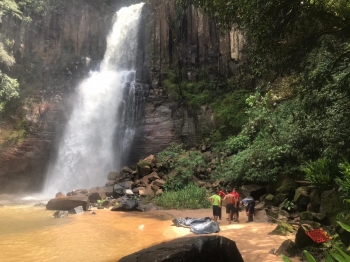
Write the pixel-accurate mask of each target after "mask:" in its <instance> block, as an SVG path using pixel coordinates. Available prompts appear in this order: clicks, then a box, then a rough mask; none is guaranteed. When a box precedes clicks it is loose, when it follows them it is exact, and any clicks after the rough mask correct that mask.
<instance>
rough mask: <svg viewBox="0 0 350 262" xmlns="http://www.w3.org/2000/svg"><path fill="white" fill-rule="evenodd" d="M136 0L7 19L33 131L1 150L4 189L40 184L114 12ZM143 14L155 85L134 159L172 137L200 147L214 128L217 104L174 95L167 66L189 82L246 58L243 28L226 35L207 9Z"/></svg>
mask: <svg viewBox="0 0 350 262" xmlns="http://www.w3.org/2000/svg"><path fill="white" fill-rule="evenodd" d="M131 2H133V3H134V2H137V1H131V0H129V1H128V0H124V1H117V0H111V1H106V3H104V4H102V5H99V4H97V3H96V1H93V0H85V1H84V0H74V1H64V4H61V5H59V6H57V7H56V8H55V9H53V10H50V13H49V14H47V15H46V16H45V17H44V19H43V18H42V17H40V16H39V15H38V17H37V18H34V19H33V21H32V22H31V23H30V24H27V25H26V24H25V23H24V22H21V21H19V20H17V19H15V18H13V17H3V19H2V23H1V24H0V32H1V37H2V38H3V39H5V38H6V39H9V40H10V41H11V43H12V50H13V54H14V56H15V58H16V65H15V66H14V67H13V68H12V71H11V72H10V74H12V76H13V77H16V78H17V79H18V80H19V81H20V83H21V86H22V88H23V89H25V90H28V92H27V93H28V96H27V97H26V102H25V105H24V108H23V109H24V112H25V121H26V123H27V126H28V132H27V136H26V139H25V140H24V141H22V142H21V143H18V144H16V145H14V144H13V143H8V145H6V143H3V145H2V146H1V148H0V192H11V191H12V192H13V190H14V189H16V190H18V191H20V190H22V191H23V190H38V189H40V187H41V185H42V182H43V180H44V175H45V172H46V169H47V167H48V164H49V161H50V159H54V158H55V152H57V144H58V143H57V142H58V141H59V138H60V135H61V134H62V131H63V128H64V124H65V122H66V120H67V118H68V117H69V114H70V111H71V108H72V105H74V101H72V100H71V99H70V95H71V93H72V90H74V87H75V86H76V85H77V83H79V82H80V81H81V80H82V79H83V78H84V76H86V75H87V74H88V72H89V71H90V70H91V69H95V68H97V66H98V64H99V62H100V61H101V59H102V57H103V54H104V51H105V46H106V36H107V34H108V31H109V28H110V26H111V24H112V20H113V15H114V13H115V11H116V10H117V9H119V8H120V7H121V6H123V5H128V4H130V3H131ZM143 19H144V23H143V27H142V30H141V34H140V40H139V41H140V48H139V52H138V66H137V67H138V68H137V69H138V81H139V82H140V83H144V84H149V86H150V88H149V92H148V95H147V97H146V98H145V105H144V119H143V120H142V123H140V129H139V131H138V133H137V136H136V139H135V143H134V148H133V150H132V152H131V156H130V157H129V160H130V163H135V161H137V160H138V159H139V158H141V157H144V156H146V155H148V154H150V153H156V152H159V151H160V150H162V149H164V148H166V147H167V146H168V145H169V143H171V142H184V143H185V144H186V145H187V146H189V147H191V146H194V145H197V144H198V141H199V139H200V138H201V136H202V135H204V134H206V133H209V132H210V131H212V130H213V129H214V128H215V122H214V117H213V114H212V112H211V110H210V108H207V107H202V108H200V109H196V110H194V109H189V108H187V107H185V106H183V105H181V103H179V102H178V101H172V100H171V99H169V97H168V95H167V92H166V89H165V88H164V86H163V80H164V70H166V69H167V68H169V66H171V65H175V64H176V65H177V66H179V65H180V66H181V68H183V69H184V70H185V72H186V76H187V78H188V79H189V80H196V79H198V78H199V73H198V72H199V71H200V70H203V69H205V70H207V71H208V72H212V74H219V75H222V76H226V75H229V74H232V73H234V70H235V64H236V61H237V60H239V59H241V58H242V56H244V53H242V45H243V43H244V39H243V35H242V34H241V32H240V31H239V30H238V29H235V28H233V30H232V31H231V32H227V33H223V34H222V33H220V32H219V31H218V29H217V27H216V25H215V23H214V22H213V21H210V19H209V18H208V17H207V16H206V15H205V14H203V12H201V10H199V9H195V8H192V7H190V8H188V9H186V10H181V9H179V8H177V7H176V2H175V0H147V1H146V7H145V11H144V17H143ZM147 90H148V89H147ZM130 163H126V164H130Z"/></svg>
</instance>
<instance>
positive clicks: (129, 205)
mask: <svg viewBox="0 0 350 262" xmlns="http://www.w3.org/2000/svg"><path fill="white" fill-rule="evenodd" d="M116 203H118V204H116V206H115V207H113V208H112V209H111V211H133V210H136V207H137V201H136V200H135V199H132V198H129V197H127V196H123V197H120V198H118V199H117V200H116Z"/></svg>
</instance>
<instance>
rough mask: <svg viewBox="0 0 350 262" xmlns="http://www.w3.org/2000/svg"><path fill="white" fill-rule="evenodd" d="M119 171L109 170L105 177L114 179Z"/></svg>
mask: <svg viewBox="0 0 350 262" xmlns="http://www.w3.org/2000/svg"><path fill="white" fill-rule="evenodd" d="M118 175H119V173H118V172H109V173H108V176H107V179H108V180H116V179H117V177H118Z"/></svg>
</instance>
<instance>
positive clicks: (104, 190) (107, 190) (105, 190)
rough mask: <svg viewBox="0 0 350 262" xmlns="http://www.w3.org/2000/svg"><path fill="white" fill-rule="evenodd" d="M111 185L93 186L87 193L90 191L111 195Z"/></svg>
mask: <svg viewBox="0 0 350 262" xmlns="http://www.w3.org/2000/svg"><path fill="white" fill-rule="evenodd" d="M113 192H114V190H113V186H101V187H93V188H91V189H90V190H89V194H91V193H104V194H105V195H106V196H108V197H111V196H113Z"/></svg>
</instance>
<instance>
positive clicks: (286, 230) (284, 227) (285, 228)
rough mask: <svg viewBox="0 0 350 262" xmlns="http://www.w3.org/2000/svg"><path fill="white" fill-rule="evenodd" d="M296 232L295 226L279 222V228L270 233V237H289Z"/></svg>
mask: <svg viewBox="0 0 350 262" xmlns="http://www.w3.org/2000/svg"><path fill="white" fill-rule="evenodd" d="M294 232H295V230H294V228H293V226H292V225H291V224H288V223H287V222H278V225H277V227H276V228H275V229H274V230H273V231H272V232H271V233H269V234H270V235H280V236H288V235H290V234H293V233H294Z"/></svg>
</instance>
